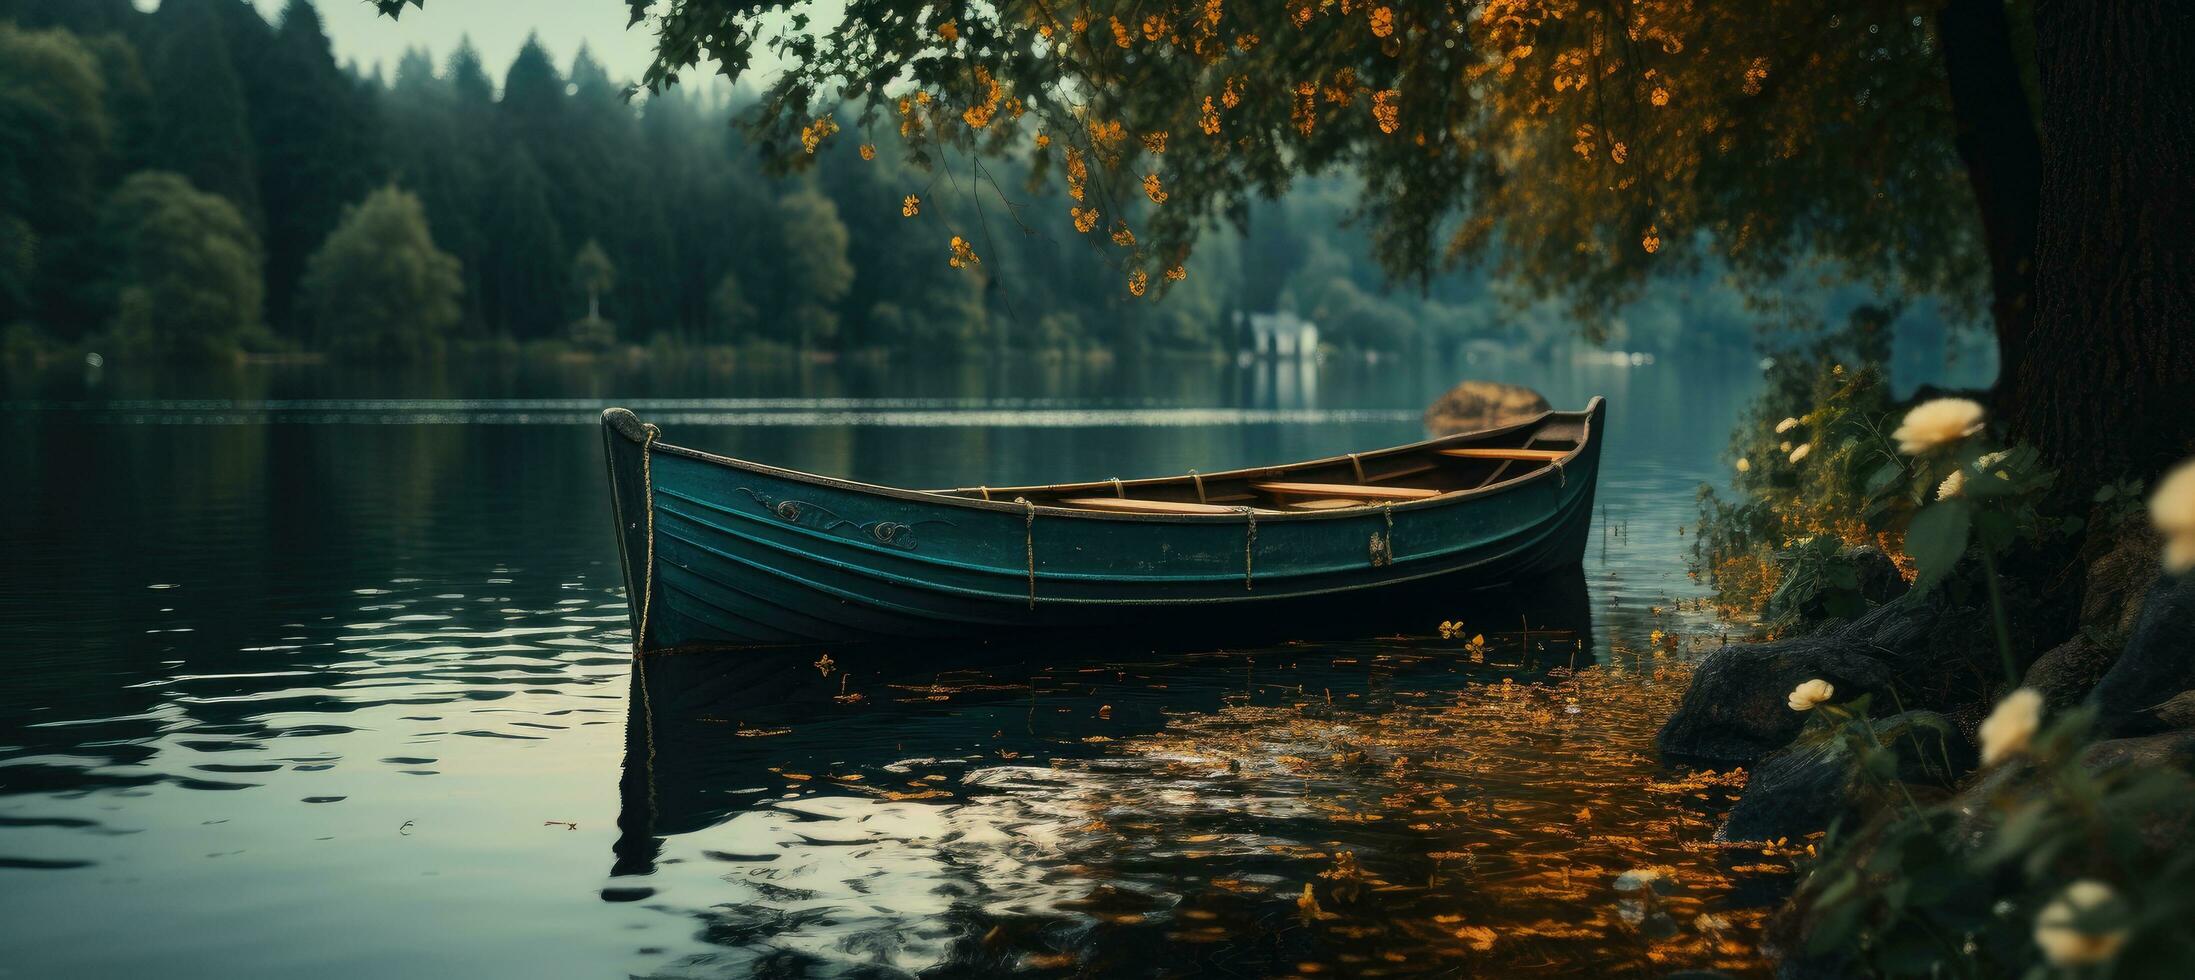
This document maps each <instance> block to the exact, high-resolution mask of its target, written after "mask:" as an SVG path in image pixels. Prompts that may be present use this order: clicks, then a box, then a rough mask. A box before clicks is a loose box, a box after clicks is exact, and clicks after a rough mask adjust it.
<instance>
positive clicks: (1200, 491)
mask: <svg viewBox="0 0 2195 980" xmlns="http://www.w3.org/2000/svg"><path fill="white" fill-rule="evenodd" d="M1189 481H1190V482H1192V483H1195V484H1196V485H1197V503H1200V504H1208V503H1211V501H1209V500H1206V499H1204V477H1202V476H1199V475H1197V471H1195V470H1190V471H1189Z"/></svg>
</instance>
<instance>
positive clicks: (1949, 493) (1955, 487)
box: [1936, 470, 1966, 500]
mask: <svg viewBox="0 0 2195 980" xmlns="http://www.w3.org/2000/svg"><path fill="white" fill-rule="evenodd" d="M1965 491H1966V471H1965V470H1952V471H1951V475H1950V476H1947V477H1944V478H1943V482H1942V483H1939V484H1937V485H1936V499H1937V500H1950V499H1951V498H1953V497H1956V496H1958V495H1959V494H1961V493H1964V492H1965Z"/></svg>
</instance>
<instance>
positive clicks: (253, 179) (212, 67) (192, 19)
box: [150, 0, 261, 227]
mask: <svg viewBox="0 0 2195 980" xmlns="http://www.w3.org/2000/svg"><path fill="white" fill-rule="evenodd" d="M213 2H214V0H168V2H165V3H162V4H161V5H160V14H159V17H158V18H157V21H158V25H157V26H158V28H159V33H160V37H159V40H158V42H157V44H156V47H155V49H154V51H155V53H154V55H153V59H152V71H151V76H152V82H153V100H154V107H155V109H156V110H157V111H156V113H155V116H154V120H155V122H154V129H153V133H152V136H151V142H152V152H151V154H150V155H151V157H152V160H153V162H154V163H155V164H156V165H158V166H159V167H161V168H162V169H165V170H169V171H172V172H174V173H177V174H181V175H182V176H183V177H184V178H185V179H187V180H189V181H190V183H191V185H192V186H194V187H196V188H198V189H201V190H205V191H210V192H212V193H215V194H219V195H221V196H222V197H225V198H228V199H229V202H230V203H232V204H234V205H236V208H237V210H238V212H239V213H241V214H243V215H244V218H245V220H246V221H247V222H248V223H250V224H251V225H252V226H254V227H257V226H258V225H259V216H260V213H261V212H260V206H259V180H258V166H257V164H256V161H255V155H254V153H253V146H252V137H251V126H250V123H249V116H248V108H247V107H246V105H245V102H244V86H243V82H242V81H240V80H239V79H238V77H237V72H236V68H235V65H234V64H232V63H231V61H230V59H229V45H228V41H227V39H226V37H225V36H224V32H223V30H222V26H221V21H220V19H219V15H218V14H216V13H215V10H214V7H213V6H212V3H213Z"/></svg>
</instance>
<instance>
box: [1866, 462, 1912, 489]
mask: <svg viewBox="0 0 2195 980" xmlns="http://www.w3.org/2000/svg"><path fill="white" fill-rule="evenodd" d="M1903 476H1905V467H1904V466H1902V465H1900V464H1898V463H1896V462H1890V463H1884V464H1883V465H1881V466H1878V467H1875V472H1873V473H1870V474H1868V477H1867V494H1868V496H1871V497H1872V496H1874V495H1876V494H1879V493H1882V492H1883V491H1885V490H1888V489H1890V488H1891V487H1892V486H1894V485H1895V484H1896V483H1897V482H1898V480H1899V479H1900V478H1901V477H1903Z"/></svg>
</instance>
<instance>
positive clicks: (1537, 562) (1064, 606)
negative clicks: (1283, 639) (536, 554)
mask: <svg viewBox="0 0 2195 980" xmlns="http://www.w3.org/2000/svg"><path fill="white" fill-rule="evenodd" d="M1604 417H1605V411H1604V406H1603V403H1602V402H1601V401H1600V400H1599V399H1595V400H1594V402H1593V404H1592V405H1591V406H1590V407H1589V408H1587V409H1586V410H1585V411H1583V412H1577V413H1550V414H1549V415H1548V416H1546V417H1545V418H1543V420H1541V422H1540V423H1539V425H1540V428H1539V429H1533V428H1531V427H1529V426H1512V427H1508V428H1505V429H1500V430H1491V431H1490V432H1489V433H1472V434H1466V435H1462V436H1453V437H1449V438H1447V439H1442V440H1434V441H1431V442H1428V443H1421V444H1418V445H1416V446H1412V447H1398V448H1397V449H1395V450H1383V451H1380V453H1366V454H1360V456H1361V459H1353V460H1352V459H1342V460H1329V461H1314V462H1312V463H1306V464H1298V465H1297V466H1294V467H1273V468H1270V469H1267V470H1261V471H1246V472H1245V473H1244V474H1242V475H1240V476H1239V477H1238V478H1239V479H1240V480H1245V481H1246V480H1250V479H1253V478H1256V477H1259V476H1268V477H1284V478H1295V477H1296V476H1297V475H1298V474H1302V473H1309V474H1311V475H1314V476H1319V475H1331V474H1332V473H1333V472H1336V471H1337V470H1338V471H1340V472H1347V471H1348V468H1349V467H1355V468H1356V472H1357V473H1360V474H1361V473H1362V472H1363V469H1364V467H1365V465H1366V463H1367V462H1372V463H1374V465H1382V464H1380V463H1379V462H1378V461H1380V460H1391V461H1393V462H1395V463H1400V462H1404V461H1409V460H1415V459H1419V458H1432V457H1431V456H1429V455H1428V454H1430V453H1432V452H1435V451H1437V450H1438V449H1440V448H1442V447H1449V446H1468V445H1473V444H1475V443H1476V442H1481V441H1485V440H1488V439H1491V440H1494V441H1496V442H1502V441H1507V442H1509V443H1515V442H1516V441H1518V440H1519V439H1520V438H1523V439H1529V438H1532V437H1533V434H1534V433H1535V432H1539V431H1556V430H1557V429H1558V428H1559V429H1560V431H1562V432H1567V433H1570V438H1569V442H1567V443H1565V445H1566V447H1568V448H1569V449H1570V453H1569V456H1568V457H1567V458H1565V459H1563V460H1561V461H1560V463H1559V465H1550V466H1546V467H1544V468H1541V469H1540V470H1539V471H1537V472H1533V473H1530V474H1528V475H1524V476H1519V477H1513V478H1510V479H1506V480H1496V481H1495V482H1493V483H1492V484H1491V485H1488V486H1486V487H1483V488H1476V489H1472V490H1469V491H1463V492H1444V493H1443V495H1442V496H1438V497H1433V498H1430V499H1425V500H1414V501H1408V502H1399V503H1393V504H1390V505H1372V506H1358V507H1349V508H1346V509H1340V510H1326V511H1310V512H1276V511H1271V510H1264V509H1259V510H1257V511H1255V512H1253V511H1252V510H1251V508H1250V507H1249V506H1244V507H1241V508H1239V510H1240V511H1241V512H1240V513H1226V514H1212V513H1198V514H1120V513H1109V512H1093V511H1090V510H1083V509H1075V508H1071V507H1066V506H1055V505H1053V504H1051V503H1049V502H1048V503H1046V504H1043V505H1035V504H1029V503H1024V502H1019V501H1016V500H1014V499H1012V496H1010V495H1014V496H1037V497H1039V499H1042V497H1041V496H1040V493H1039V492H1040V491H1043V492H1057V493H1064V492H1067V491H1063V490H1061V489H1060V488H1023V489H1021V490H1014V491H1007V490H998V491H984V492H983V493H982V495H980V496H978V495H972V492H968V491H954V492H922V491H910V490H900V489H895V488H888V487H876V486H868V485H863V484H858V483H852V482H849V481H844V480H836V479H831V478H827V477H820V476H815V475H812V474H806V473H799V472H796V471H791V470H783V469H778V468H775V467H769V466H763V465H759V464H754V463H748V462H744V461H740V460H733V459H729V458H725V457H717V456H711V455H709V454H706V453H700V452H696V451H694V450H690V449H684V448H681V447H676V446H670V445H666V444H664V443H663V442H662V441H660V439H657V438H655V437H654V436H653V435H652V432H653V430H652V429H650V428H648V427H645V426H643V425H641V424H640V422H639V421H638V420H637V419H635V418H634V417H633V416H632V415H631V413H628V412H625V411H623V410H622V409H612V410H610V411H609V412H607V413H605V414H604V426H603V433H604V447H605V450H606V458H607V460H608V464H609V476H610V486H611V490H612V497H613V510H614V512H615V515H616V520H617V527H618V542H619V545H620V550H621V553H622V556H623V560H624V570H625V578H626V585H627V595H628V596H630V597H631V602H630V606H631V615H632V623H633V629H634V632H635V635H636V637H637V638H638V641H637V643H636V645H637V647H638V648H639V649H642V650H659V649H677V648H696V647H749V646H793V645H797V646H807V645H817V644H857V643H877V642H887V641H890V642H906V641H910V640H912V641H923V640H932V641H942V640H963V639H988V638H996V637H1002V636H1009V635H1020V634H1029V633H1041V632H1044V631H1062V630H1073V631H1083V632H1086V631H1090V630H1094V629H1103V630H1109V631H1111V630H1124V629H1125V630H1127V631H1129V632H1134V631H1135V628H1136V627H1138V626H1141V627H1146V628H1149V629H1152V630H1163V629H1171V628H1173V626H1174V625H1176V624H1181V623H1190V622H1194V623H1202V624H1207V625H1219V624H1225V623H1228V622H1232V621H1240V622H1253V621H1263V620H1269V619H1271V618H1273V617H1276V616H1279V615H1283V614H1287V613H1291V612H1300V611H1303V610H1306V609H1312V608H1320V607H1327V608H1332V607H1335V606H1336V604H1337V603H1344V604H1357V605H1360V606H1361V604H1363V603H1366V602H1378V601H1380V600H1381V599H1382V598H1383V597H1386V596H1390V595H1400V594H1402V593H1404V592H1409V591H1418V592H1422V591H1423V590H1425V589H1426V588H1428V587H1432V588H1446V589H1455V588H1477V587H1486V586H1495V585H1501V584H1505V583H1508V582H1513V581H1520V580H1525V579H1529V578H1532V577H1535V576H1538V575H1543V574H1546V573H1549V572H1554V571H1557V570H1561V569H1565V568H1569V567H1573V566H1575V565H1577V564H1578V563H1579V561H1580V559H1581V557H1582V555H1583V551H1584V546H1585V541H1586V533H1587V528H1588V526H1589V522H1590V515H1591V511H1592V502H1593V488H1594V482H1595V478H1596V476H1597V472H1598V468H1599V457H1600V435H1601V430H1602V428H1603V419H1604ZM1526 444H1528V445H1529V444H1530V443H1529V442H1527V443H1526ZM1387 465H1392V464H1387ZM1417 465H1418V466H1419V467H1420V468H1421V469H1428V468H1429V467H1426V466H1425V465H1424V464H1417ZM1453 465H1456V466H1459V467H1460V466H1463V465H1465V464H1453ZM1496 473H1497V475H1499V471H1496ZM1229 476H1230V475H1228V474H1214V475H1212V476H1210V477H1206V478H1204V481H1205V482H1204V483H1199V484H1198V485H1197V493H1198V495H1199V496H1202V495H1203V494H1204V493H1205V491H1206V490H1207V484H1214V485H1225V481H1227V480H1228V479H1229ZM1432 477H1441V478H1448V475H1447V474H1446V473H1435V474H1431V476H1429V477H1424V478H1432ZM1454 478H1455V479H1465V478H1476V476H1475V474H1473V473H1467V472H1461V471H1459V473H1458V474H1457V475H1456V476H1455V477H1454ZM1488 479H1493V478H1492V477H1489V478H1488ZM1082 486H1084V487H1089V486H1092V485H1082ZM1186 486H1187V485H1186V484H1184V483H1181V482H1180V481H1171V482H1167V481H1135V482H1132V483H1129V484H1127V485H1126V487H1127V490H1123V489H1122V488H1121V487H1119V486H1113V487H1109V488H1107V489H1105V490H1104V492H1105V493H1106V494H1109V495H1112V494H1125V493H1126V492H1127V491H1129V490H1139V491H1140V490H1142V489H1143V488H1145V487H1149V488H1153V492H1156V490H1158V489H1164V488H1166V487H1186ZM964 493H969V494H971V495H962V494H964ZM983 496H988V497H990V498H992V499H988V500H986V499H982V498H983ZM1207 509H1212V508H1207Z"/></svg>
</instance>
